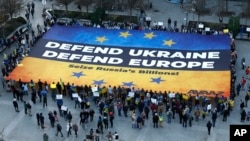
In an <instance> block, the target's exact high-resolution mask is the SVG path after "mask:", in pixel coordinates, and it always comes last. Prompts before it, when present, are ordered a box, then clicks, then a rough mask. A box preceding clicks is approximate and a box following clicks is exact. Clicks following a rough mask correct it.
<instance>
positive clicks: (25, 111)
mask: <svg viewBox="0 0 250 141" xmlns="http://www.w3.org/2000/svg"><path fill="white" fill-rule="evenodd" d="M23 107H24V114H25V115H27V109H28V108H27V103H26V101H23Z"/></svg>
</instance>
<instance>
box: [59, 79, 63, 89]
mask: <svg viewBox="0 0 250 141" xmlns="http://www.w3.org/2000/svg"><path fill="white" fill-rule="evenodd" d="M60 85H61V87H62V90H64V84H63V81H62V78H60Z"/></svg>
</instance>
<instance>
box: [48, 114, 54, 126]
mask: <svg viewBox="0 0 250 141" xmlns="http://www.w3.org/2000/svg"><path fill="white" fill-rule="evenodd" d="M48 116H49V120H50V125H51V127H52V128H54V127H55V117H54V116H53V113H52V112H51V111H50V112H49V114H48Z"/></svg>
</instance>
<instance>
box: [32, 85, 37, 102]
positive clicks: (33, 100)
mask: <svg viewBox="0 0 250 141" xmlns="http://www.w3.org/2000/svg"><path fill="white" fill-rule="evenodd" d="M31 101H32V102H33V104H36V90H35V89H34V88H33V89H32V92H31Z"/></svg>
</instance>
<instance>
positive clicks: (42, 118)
mask: <svg viewBox="0 0 250 141" xmlns="http://www.w3.org/2000/svg"><path fill="white" fill-rule="evenodd" d="M39 118H40V124H41V128H42V129H44V116H43V114H42V113H40V115H39Z"/></svg>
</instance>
